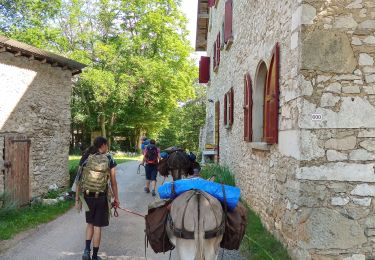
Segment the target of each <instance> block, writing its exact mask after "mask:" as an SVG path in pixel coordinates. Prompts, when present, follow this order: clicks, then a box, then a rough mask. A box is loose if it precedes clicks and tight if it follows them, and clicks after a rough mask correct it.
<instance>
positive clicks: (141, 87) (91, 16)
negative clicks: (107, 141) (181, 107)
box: [0, 0, 197, 146]
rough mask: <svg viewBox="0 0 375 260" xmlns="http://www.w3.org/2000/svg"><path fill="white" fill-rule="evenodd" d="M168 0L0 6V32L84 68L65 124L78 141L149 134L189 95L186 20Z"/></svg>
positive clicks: (191, 71)
mask: <svg viewBox="0 0 375 260" xmlns="http://www.w3.org/2000/svg"><path fill="white" fill-rule="evenodd" d="M179 5H180V1H172V0H132V1H122V0H113V1H110V0H51V1H50V0H49V1H46V0H26V1H20V0H11V1H0V18H4V21H5V22H4V24H2V25H0V26H1V30H2V33H3V34H5V35H6V36H9V37H12V38H16V39H18V40H21V41H23V42H26V43H29V44H32V45H34V46H37V47H41V48H44V49H48V50H51V51H54V52H57V53H59V54H62V55H64V56H67V57H69V58H72V59H75V60H77V61H80V62H82V63H85V64H87V65H88V68H87V69H86V70H85V71H84V72H83V73H82V75H81V77H80V78H79V79H78V80H77V81H76V84H75V87H74V90H73V98H72V102H71V107H72V119H73V120H72V127H73V129H75V130H79V131H80V132H82V133H83V135H84V136H88V139H89V136H90V134H91V132H93V131H98V130H100V131H101V134H102V135H103V136H107V137H113V136H127V137H128V138H129V139H131V141H130V143H132V144H133V145H134V146H135V145H136V142H137V140H139V137H140V136H141V135H142V134H144V133H146V132H147V133H148V134H149V135H156V134H158V132H160V130H161V129H163V128H165V127H166V126H167V125H168V122H169V119H170V114H171V113H172V112H174V111H175V109H176V108H177V104H178V102H186V101H188V100H190V99H192V98H194V90H193V87H192V86H193V82H194V80H195V78H196V76H197V75H196V74H197V69H196V67H195V65H194V62H193V61H192V60H191V59H190V58H189V55H190V52H191V51H192V49H191V47H190V46H189V43H188V40H187V34H188V33H187V30H186V22H187V20H186V18H185V17H184V16H183V14H182V13H181V11H180V10H179Z"/></svg>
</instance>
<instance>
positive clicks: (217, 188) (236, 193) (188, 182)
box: [158, 178, 241, 210]
mask: <svg viewBox="0 0 375 260" xmlns="http://www.w3.org/2000/svg"><path fill="white" fill-rule="evenodd" d="M174 189H175V193H176V195H177V196H178V195H180V194H181V193H184V192H185V191H188V190H193V189H196V190H202V191H205V192H207V193H208V194H210V195H212V196H214V197H215V198H217V199H218V200H220V201H221V202H224V194H223V185H222V184H220V183H216V182H212V181H207V180H204V179H202V178H192V179H183V180H177V181H175V182H174ZM224 189H225V197H226V201H227V205H228V209H229V210H233V209H234V208H235V207H236V206H237V203H238V200H239V199H240V193H241V191H240V189H239V188H237V187H233V186H229V185H224ZM158 192H159V195H160V198H161V199H169V198H172V197H173V194H172V183H171V182H167V183H164V184H163V185H162V186H160V187H159V189H158Z"/></svg>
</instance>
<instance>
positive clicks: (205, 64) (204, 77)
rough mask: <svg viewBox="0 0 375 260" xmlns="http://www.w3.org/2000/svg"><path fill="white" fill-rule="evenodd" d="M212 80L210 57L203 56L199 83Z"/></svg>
mask: <svg viewBox="0 0 375 260" xmlns="http://www.w3.org/2000/svg"><path fill="white" fill-rule="evenodd" d="M209 80H210V57H205V56H201V59H200V61H199V83H207V82H208V81H209Z"/></svg>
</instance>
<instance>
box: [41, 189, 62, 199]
mask: <svg viewBox="0 0 375 260" xmlns="http://www.w3.org/2000/svg"><path fill="white" fill-rule="evenodd" d="M60 195H61V190H49V191H48V192H47V193H46V194H44V195H43V198H45V199H56V198H58V197H60Z"/></svg>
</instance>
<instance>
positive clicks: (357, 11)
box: [205, 0, 375, 260]
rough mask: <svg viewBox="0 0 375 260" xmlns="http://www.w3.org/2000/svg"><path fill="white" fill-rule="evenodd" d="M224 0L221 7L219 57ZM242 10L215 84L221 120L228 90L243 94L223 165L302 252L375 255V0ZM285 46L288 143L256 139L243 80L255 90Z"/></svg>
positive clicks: (225, 134) (215, 19)
mask: <svg viewBox="0 0 375 260" xmlns="http://www.w3.org/2000/svg"><path fill="white" fill-rule="evenodd" d="M224 4H225V1H224V0H219V1H218V4H217V7H216V8H211V13H210V17H211V22H210V29H209V32H208V48H207V52H208V55H210V56H211V59H212V57H213V54H212V52H213V42H214V41H215V39H216V35H217V33H218V31H219V29H220V28H221V25H222V22H223V19H224ZM233 8H234V10H233V12H234V14H233V33H234V41H233V44H232V46H231V47H230V48H229V49H226V48H225V47H224V49H223V50H222V51H221V63H220V66H219V69H218V71H217V72H213V71H212V70H211V81H210V83H209V84H208V86H207V91H208V95H207V96H208V98H210V99H213V100H215V101H220V103H221V105H220V106H221V110H220V123H221V124H222V122H223V99H224V94H225V93H226V92H227V91H228V90H229V89H230V87H233V88H234V93H235V98H234V124H233V126H232V128H229V129H227V128H225V127H224V126H223V125H221V127H220V163H221V164H223V165H227V166H229V168H230V169H231V170H232V171H233V172H234V173H235V174H236V179H237V182H238V185H239V186H240V187H241V190H242V196H243V197H244V198H245V199H246V201H247V202H248V203H249V204H250V205H251V206H252V207H253V208H254V209H255V210H256V211H257V213H258V214H259V215H260V216H261V218H262V221H263V223H264V224H265V226H266V227H267V228H268V229H269V230H270V231H271V232H272V233H274V234H275V235H276V236H277V237H278V238H279V239H280V240H281V241H282V242H283V243H284V244H285V245H286V246H287V247H288V249H289V252H290V254H291V255H292V256H293V258H295V259H311V258H312V259H347V260H349V259H365V256H367V257H374V256H375V253H374V252H375V247H374V243H373V242H374V241H375V239H374V238H375V224H374V223H375V219H374V217H373V215H374V213H375V201H374V200H373V197H375V184H374V182H375V175H374V166H375V119H374V117H372V115H373V114H374V112H375V98H374V97H375V96H374V97H373V95H375V85H374V84H375V65H374V60H375V3H374V1H373V0H350V1H349V0H333V1H323V0H299V1H292V0H290V1H288V0H281V1H245V0H238V1H233ZM276 42H279V43H280V51H281V53H280V114H279V115H280V120H279V122H280V123H279V144H278V145H273V146H267V145H265V144H262V143H261V144H259V143H247V142H245V141H243V108H242V106H243V91H244V89H243V88H244V84H243V77H244V74H245V73H246V72H249V73H250V75H251V78H252V83H253V92H255V91H254V88H256V87H257V86H256V85H255V82H256V78H257V75H256V69H257V66H258V64H259V62H260V61H261V60H263V61H265V62H266V64H267V66H269V61H270V55H271V51H272V48H273V46H274V45H275V43H276ZM211 61H212V60H211ZM211 63H212V62H211ZM207 106H208V107H207V118H206V122H207V123H206V126H205V131H206V135H205V137H206V140H205V141H206V142H207V143H213V142H214V115H215V105H214V104H213V103H208V105H207ZM313 114H317V115H319V116H321V120H315V118H313Z"/></svg>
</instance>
